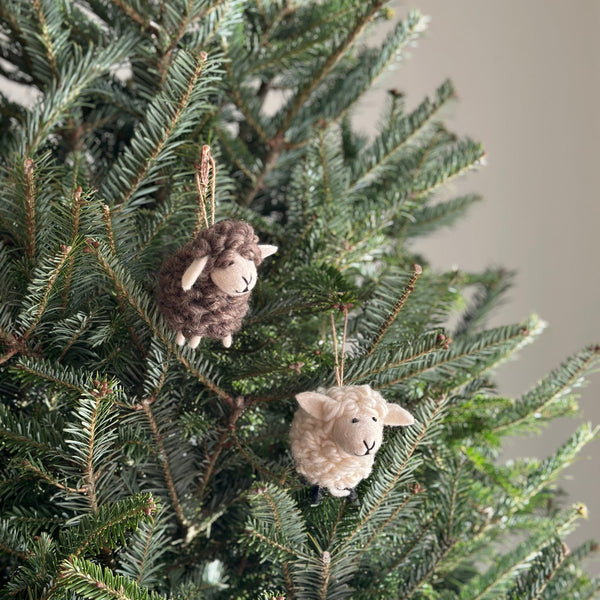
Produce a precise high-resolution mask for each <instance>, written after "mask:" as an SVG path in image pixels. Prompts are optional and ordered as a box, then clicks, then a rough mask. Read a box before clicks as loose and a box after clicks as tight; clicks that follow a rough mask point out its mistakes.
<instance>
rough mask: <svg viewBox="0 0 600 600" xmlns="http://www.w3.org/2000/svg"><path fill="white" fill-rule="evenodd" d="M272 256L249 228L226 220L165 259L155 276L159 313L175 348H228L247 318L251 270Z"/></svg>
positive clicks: (253, 282) (252, 282) (253, 281)
mask: <svg viewBox="0 0 600 600" xmlns="http://www.w3.org/2000/svg"><path fill="white" fill-rule="evenodd" d="M275 252H277V247H276V246H270V245H266V244H259V243H258V237H257V236H256V235H255V233H254V229H252V227H251V226H250V225H249V224H248V223H245V222H243V221H238V220H234V219H227V220H224V221H219V222H218V223H215V224H213V225H211V226H210V227H208V228H206V229H201V230H200V232H199V233H198V234H197V236H196V238H195V239H193V240H192V241H191V242H189V243H187V244H186V245H185V246H183V247H182V248H180V249H179V250H177V252H176V253H175V254H174V255H173V256H171V257H170V258H168V259H167V260H166V261H165V263H164V264H163V267H162V269H161V271H160V274H159V289H160V291H159V307H160V310H161V311H162V313H163V315H164V316H165V318H166V320H167V322H168V323H169V326H170V327H171V328H173V329H174V330H175V331H176V332H177V343H178V344H179V345H180V346H183V345H184V344H185V342H186V340H187V342H188V343H189V345H190V347H191V348H196V347H197V346H198V344H199V343H200V340H201V339H202V338H203V337H209V338H212V339H217V340H221V341H222V342H223V345H224V346H225V347H226V348H228V347H229V346H231V341H232V334H234V333H235V332H237V331H238V330H239V329H240V327H241V325H242V319H243V318H244V316H245V315H246V313H247V312H248V308H249V306H248V301H249V297H250V292H251V291H252V289H253V288H254V286H255V285H256V279H257V272H256V267H258V265H260V263H261V262H262V261H263V260H264V259H265V258H266V257H267V256H270V255H271V254H274V253H275Z"/></svg>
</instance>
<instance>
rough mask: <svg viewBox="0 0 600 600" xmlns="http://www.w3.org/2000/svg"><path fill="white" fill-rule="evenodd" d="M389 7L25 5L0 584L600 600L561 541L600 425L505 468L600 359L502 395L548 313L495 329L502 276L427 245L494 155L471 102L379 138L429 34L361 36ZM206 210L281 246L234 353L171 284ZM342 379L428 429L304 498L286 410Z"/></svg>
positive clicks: (576, 514) (11, 120)
mask: <svg viewBox="0 0 600 600" xmlns="http://www.w3.org/2000/svg"><path fill="white" fill-rule="evenodd" d="M391 17H393V15H391V14H390V12H389V10H388V9H386V7H385V2H383V1H381V0H377V1H373V0H369V1H365V0H332V1H330V2H320V3H317V2H307V1H297V2H292V1H290V0H273V1H265V0H253V1H247V2H243V1H241V0H169V1H164V0H162V1H160V2H159V1H158V0H73V1H70V0H32V2H22V1H20V0H5V1H3V2H2V4H1V5H0V28H1V32H2V35H0V49H1V52H2V54H1V56H2V59H3V60H2V63H1V64H0V74H1V75H3V76H4V77H5V78H7V79H9V80H12V81H13V82H15V83H17V84H20V85H21V86H24V88H25V90H26V91H27V93H28V95H29V97H30V100H31V102H30V104H29V105H28V106H23V105H21V104H19V103H17V102H14V101H10V100H9V99H8V98H7V97H5V96H3V95H0V119H1V125H0V126H1V131H2V134H1V136H0V178H1V179H0V182H1V183H0V186H1V187H0V189H1V200H0V231H1V237H0V456H1V459H2V460H1V463H0V477H1V479H0V500H1V502H0V565H1V566H0V578H1V583H0V585H1V590H2V591H1V594H2V597H4V598H30V599H43V600H46V599H47V600H50V599H53V598H90V599H92V600H109V599H113V598H118V599H120V600H129V599H131V600H142V599H149V598H152V599H160V598H165V599H166V598H182V599H183V598H198V599H201V598H232V599H233V598H239V599H254V598H256V599H258V598H262V599H267V598H286V599H290V600H291V599H298V600H300V599H307V600H308V599H313V598H315V599H316V598H319V599H325V598H327V599H331V600H333V599H342V598H352V599H363V598H364V599H367V598H399V599H408V598H414V599H418V598H428V599H440V600H450V599H455V600H484V599H492V598H507V599H515V600H516V599H518V600H526V599H534V598H544V599H548V600H550V599H566V598H572V599H584V598H594V597H596V596H597V595H598V592H599V591H600V581H599V580H597V579H592V578H590V577H589V576H588V575H587V574H586V571H585V569H584V568H583V566H582V561H583V560H584V559H585V558H586V557H587V556H588V555H590V554H591V553H593V552H594V550H595V548H596V546H595V544H594V543H593V542H591V541H590V542H589V543H586V544H584V545H583V546H581V547H579V548H575V549H569V548H568V547H567V546H566V544H565V542H564V538H565V536H566V535H567V534H568V533H569V532H570V531H571V530H572V529H573V528H574V527H575V526H576V522H577V521H578V520H579V519H580V517H582V516H585V513H586V508H585V507H584V506H582V505H576V506H564V505H563V504H562V503H561V502H560V501H559V499H558V498H557V495H558V492H559V490H557V487H556V480H557V477H558V475H559V474H560V472H561V470H562V469H564V467H566V466H567V465H568V464H570V463H571V462H572V461H573V459H574V458H575V457H576V456H577V454H578V453H579V451H580V450H581V449H582V448H583V447H584V446H585V444H586V443H587V442H589V441H590V440H591V439H592V438H593V437H594V436H595V433H596V432H595V431H594V429H593V428H592V427H591V426H590V425H584V426H582V427H580V428H579V429H577V430H576V431H575V432H574V433H573V435H572V436H571V437H570V439H569V440H568V441H567V442H566V443H565V444H564V445H562V446H560V447H559V448H557V449H556V452H555V453H554V454H553V455H552V456H549V457H547V458H544V459H540V460H533V459H527V460H519V461H512V462H509V463H506V464H503V463H502V462H501V461H499V460H498V457H499V454H500V450H501V444H502V440H503V438H504V437H505V436H507V435H517V434H518V435H529V434H531V433H532V432H534V431H536V430H537V429H538V428H539V427H540V426H542V425H543V424H544V423H545V422H547V421H549V420H552V419H554V418H556V417H558V416H563V415H570V414H573V413H574V412H575V411H576V410H577V404H576V398H575V396H574V391H573V388H574V387H575V385H576V384H578V383H580V382H581V379H582V377H583V376H584V375H585V374H586V373H588V372H589V371H590V370H592V369H593V368H594V367H595V366H596V365H597V362H598V356H599V355H600V347H599V346H594V345H592V346H590V347H588V348H585V349H583V350H582V351H580V352H579V353H577V354H576V355H574V356H571V357H570V358H567V359H566V360H565V362H564V363H563V364H562V365H561V366H558V367H557V368H556V370H554V371H553V372H552V373H550V374H549V375H548V376H547V377H546V378H544V379H543V380H542V381H540V382H539V383H538V384H537V385H536V386H535V387H534V388H533V389H531V390H529V391H528V392H526V393H525V394H524V395H523V396H522V397H520V398H516V399H513V398H506V397H502V396H500V395H498V393H497V392H496V389H495V384H494V381H493V379H492V374H491V373H490V370H491V369H492V368H493V367H494V366H495V365H497V364H498V363H499V362H501V361H502V360H504V359H505V358H507V357H508V356H510V355H512V354H513V353H515V352H516V351H517V350H518V349H519V348H521V347H522V346H523V345H524V344H527V343H529V342H530V341H531V340H532V339H533V338H534V337H535V336H536V334H537V333H538V332H539V331H540V329H541V325H540V321H539V319H538V318H536V317H531V318H529V319H528V320H526V321H524V322H522V323H517V324H513V325H507V326H504V327H499V328H493V329H490V328H488V327H486V324H485V323H486V317H487V315H489V313H490V311H491V310H492V309H493V307H494V306H495V305H496V304H497V302H498V300H499V299H501V298H502V297H503V294H504V293H505V292H506V290H507V288H508V287H509V285H510V282H511V274H510V273H509V272H506V271H504V270H501V269H490V270H488V271H486V272H483V273H467V272H460V271H452V272H445V273H439V272H435V271H434V270H433V269H431V268H430V267H429V266H428V264H427V259H426V257H421V256H414V254H413V253H412V252H411V249H410V245H409V242H410V241H411V240H412V239H414V238H415V237H416V236H423V235H427V234H428V233H429V232H431V231H433V230H435V228H438V227H441V226H445V225H449V224H451V223H452V222H453V221H454V220H456V219H457V218H460V216H461V215H463V214H464V212H465V211H466V210H467V209H468V208H469V206H470V205H472V204H473V203H474V202H476V201H477V200H478V197H477V196H476V195H468V196H463V197H458V198H455V199H453V200H450V201H440V200H439V199H438V197H437V195H436V192H437V190H438V188H439V187H440V186H443V185H444V184H446V182H448V181H449V180H451V179H453V178H455V177H457V176H459V175H462V174H464V173H465V172H466V171H469V170H471V169H474V168H476V167H477V166H478V165H479V164H480V163H481V161H482V158H483V156H484V150H483V148H482V146H481V145H480V144H479V143H476V142H474V141H472V140H471V139H462V138H458V137H457V136H456V135H454V134H453V133H452V132H450V131H448V130H447V129H446V128H445V127H444V125H443V124H442V123H440V122H439V118H440V110H441V109H443V107H444V106H445V105H446V104H447V103H448V102H449V101H451V100H452V98H453V96H454V89H453V86H452V84H451V83H450V82H448V81H447V82H443V83H442V84H441V85H440V87H439V89H437V90H436V91H435V93H434V94H433V97H432V99H425V100H424V101H423V102H422V103H421V104H420V105H418V106H416V107H410V108H409V107H406V106H404V103H403V97H402V95H401V94H399V93H398V92H391V93H390V95H389V102H388V106H387V110H386V113H385V114H384V115H382V116H381V126H380V128H379V131H378V132H377V134H376V136H375V137H374V139H372V140H368V139H365V138H364V137H362V136H361V135H359V134H357V132H356V129H355V128H354V127H353V124H352V121H351V116H352V110H353V108H354V106H355V105H356V103H357V101H359V99H360V98H361V97H362V95H363V94H364V93H365V92H366V91H367V90H369V89H370V88H371V86H372V85H373V82H374V81H375V80H376V79H377V78H378V77H379V76H380V75H382V74H383V73H384V72H385V71H386V69H387V68H388V67H389V66H390V65H391V64H392V63H394V61H395V60H396V59H397V58H398V57H399V56H400V55H401V54H402V52H403V51H404V50H405V49H406V48H407V47H408V46H411V45H413V44H414V42H415V40H416V39H417V38H418V37H419V35H420V34H421V33H422V32H423V30H424V28H425V25H426V20H425V19H424V17H423V16H421V15H420V14H419V13H417V12H409V13H407V14H406V15H405V16H404V18H403V19H402V20H400V21H399V22H398V23H397V24H396V25H395V26H394V27H393V28H392V29H391V31H390V33H389V34H388V36H387V38H386V39H385V40H384V41H383V43H382V45H381V46H380V47H372V46H369V45H368V44H366V43H365V40H366V35H368V31H369V29H370V27H372V25H373V23H377V22H378V21H381V20H384V19H390V18H391ZM394 18H395V17H394ZM272 98H276V99H277V100H278V101H277V102H276V108H275V109H272V110H270V111H267V110H266V108H265V107H266V105H267V104H268V103H269V102H270V100H271V99H272ZM209 148H210V149H209ZM213 161H214V162H213ZM212 203H214V209H215V221H216V222H219V221H222V220H223V219H228V218H229V219H237V220H243V221H246V222H248V223H250V224H251V225H252V226H253V228H254V230H255V232H256V233H257V235H258V236H259V238H260V240H261V243H265V244H272V245H275V246H278V248H279V250H278V252H277V253H276V254H275V255H274V256H273V257H271V258H269V259H268V260H267V261H265V263H264V265H262V266H261V267H260V269H259V281H258V283H257V284H256V287H255V288H254V290H253V292H252V297H251V308H250V311H249V313H248V314H247V315H246V317H245V319H244V321H243V326H242V329H241V330H240V331H239V332H236V333H235V334H234V335H233V341H232V344H231V347H228V348H226V347H224V346H223V344H221V343H220V342H219V341H216V340H213V339H209V338H203V339H202V340H200V341H199V344H198V347H197V348H196V349H193V348H191V347H190V346H189V345H184V346H180V345H179V344H178V343H177V341H178V340H177V337H176V332H175V331H173V330H172V329H171V328H170V327H169V326H168V324H167V322H166V320H165V317H164V315H163V314H162V313H161V312H160V311H159V309H158V295H159V292H160V290H159V289H158V288H159V286H158V273H159V271H160V269H161V265H162V264H163V263H164V261H165V259H166V258H167V257H169V256H171V255H172V254H173V253H174V252H175V251H176V250H177V249H178V248H180V247H181V246H183V245H185V244H186V243H187V242H189V241H190V240H191V239H193V237H194V235H195V234H196V233H198V232H202V231H204V230H205V229H206V228H207V226H208V225H209V224H210V223H209V217H210V212H211V210H210V206H211V204H212ZM449 323H452V326H450V325H449ZM342 340H343V341H342ZM336 382H337V383H338V384H339V383H343V384H344V385H346V386H361V385H368V386H370V387H371V388H372V389H373V390H375V391H378V392H380V393H381V394H382V395H383V396H384V397H385V398H386V400H387V401H388V402H390V403H395V404H400V405H402V406H403V407H405V408H406V409H408V410H409V411H410V412H411V413H412V414H413V415H414V418H415V422H414V424H413V425H409V426H406V427H402V428H393V429H392V428H388V429H386V431H385V435H384V441H383V444H382V446H381V449H380V450H379V452H378V453H377V456H376V457H375V463H374V467H373V471H372V473H371V474H370V475H369V476H368V477H367V478H365V479H364V480H362V481H361V482H360V484H359V485H358V487H357V489H356V496H357V497H356V499H355V500H352V499H345V498H338V497H335V496H333V495H331V494H329V493H328V492H327V491H326V492H325V494H324V496H323V499H322V500H321V502H320V503H319V504H318V505H316V506H312V505H311V498H310V494H311V491H310V488H309V486H308V485H307V484H306V481H304V480H303V478H302V477H300V475H299V473H298V471H297V469H296V465H295V464H294V459H293V457H292V455H291V452H290V444H289V439H288V434H289V430H290V424H291V422H292V419H293V417H294V414H295V412H296V410H297V409H298V402H297V400H296V398H295V396H296V395H297V394H299V393H301V392H307V391H314V390H317V389H318V388H328V387H330V386H334V385H335V384H336Z"/></svg>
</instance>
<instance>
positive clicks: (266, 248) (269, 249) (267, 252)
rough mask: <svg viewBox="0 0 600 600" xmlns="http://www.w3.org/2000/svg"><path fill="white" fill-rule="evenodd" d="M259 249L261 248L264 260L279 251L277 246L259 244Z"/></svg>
mask: <svg viewBox="0 0 600 600" xmlns="http://www.w3.org/2000/svg"><path fill="white" fill-rule="evenodd" d="M258 247H259V248H260V255H261V256H262V258H263V260H264V259H265V258H267V256H271V254H275V252H277V250H278V248H277V246H271V245H270V244H259V245H258Z"/></svg>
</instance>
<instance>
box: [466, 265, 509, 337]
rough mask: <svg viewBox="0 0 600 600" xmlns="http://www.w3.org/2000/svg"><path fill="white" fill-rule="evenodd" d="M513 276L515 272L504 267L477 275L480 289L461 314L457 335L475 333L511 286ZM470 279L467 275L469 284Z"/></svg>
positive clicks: (477, 283) (476, 280)
mask: <svg viewBox="0 0 600 600" xmlns="http://www.w3.org/2000/svg"><path fill="white" fill-rule="evenodd" d="M512 277H513V273H511V272H507V271H506V270H504V269H498V270H492V269H489V270H486V271H485V272H484V273H483V274H482V275H481V276H479V277H476V279H475V284H476V285H478V289H477V291H476V293H475V294H474V297H473V299H472V300H471V302H470V303H469V306H468V307H467V310H466V311H464V313H463V314H462V315H461V321H460V323H459V324H458V325H457V326H456V327H455V329H454V336H455V337H457V338H458V337H460V336H463V335H466V334H470V333H473V332H474V331H476V330H477V329H478V327H479V325H480V324H481V323H482V321H483V320H484V318H485V317H486V316H487V315H488V314H489V312H490V310H491V309H492V308H493V307H494V306H497V304H498V302H499V300H501V298H502V295H503V294H504V293H505V292H506V291H507V290H508V288H509V287H510V285H511V279H512ZM468 280H469V278H468V277H467V280H466V283H467V284H469V281H468Z"/></svg>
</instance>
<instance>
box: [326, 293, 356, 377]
mask: <svg viewBox="0 0 600 600" xmlns="http://www.w3.org/2000/svg"><path fill="white" fill-rule="evenodd" d="M334 308H335V309H337V310H341V311H342V312H343V313H344V331H343V333H342V351H341V358H340V357H339V353H338V343H337V333H336V331H335V318H334V316H333V313H331V315H330V316H331V332H332V334H333V353H334V359H335V380H336V382H337V384H338V387H342V386H343V385H344V358H345V355H346V337H347V334H348V309H349V308H352V304H335V305H334Z"/></svg>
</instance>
